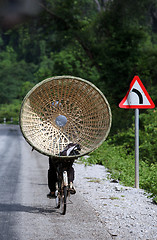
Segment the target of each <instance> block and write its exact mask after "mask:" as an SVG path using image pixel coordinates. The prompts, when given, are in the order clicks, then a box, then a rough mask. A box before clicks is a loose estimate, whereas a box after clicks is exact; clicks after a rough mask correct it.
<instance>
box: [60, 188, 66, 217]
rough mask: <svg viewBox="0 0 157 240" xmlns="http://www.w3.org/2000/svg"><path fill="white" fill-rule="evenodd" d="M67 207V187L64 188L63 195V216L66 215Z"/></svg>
mask: <svg viewBox="0 0 157 240" xmlns="http://www.w3.org/2000/svg"><path fill="white" fill-rule="evenodd" d="M66 207H67V186H64V187H63V193H62V196H61V211H62V214H63V215H65V213H66Z"/></svg>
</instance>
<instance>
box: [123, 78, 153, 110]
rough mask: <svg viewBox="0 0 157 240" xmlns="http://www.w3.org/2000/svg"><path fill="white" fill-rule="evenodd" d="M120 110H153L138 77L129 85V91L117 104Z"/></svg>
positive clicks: (150, 100) (151, 102) (151, 103)
mask: <svg viewBox="0 0 157 240" xmlns="http://www.w3.org/2000/svg"><path fill="white" fill-rule="evenodd" d="M119 107H120V108H154V107H155V104H154V103H153V101H152V99H151V98H150V96H149V94H148V92H147V91H146V89H145V87H144V85H143V83H142V82H141V80H140V78H139V77H138V76H135V77H134V78H133V80H132V82H131V84H130V88H129V91H128V92H127V94H126V96H125V97H124V98H123V100H122V101H121V102H120V104H119Z"/></svg>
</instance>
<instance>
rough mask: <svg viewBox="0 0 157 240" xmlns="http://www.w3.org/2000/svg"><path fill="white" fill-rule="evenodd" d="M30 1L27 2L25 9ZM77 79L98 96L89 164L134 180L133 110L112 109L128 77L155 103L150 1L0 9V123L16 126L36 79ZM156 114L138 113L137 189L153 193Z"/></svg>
mask: <svg viewBox="0 0 157 240" xmlns="http://www.w3.org/2000/svg"><path fill="white" fill-rule="evenodd" d="M30 2H31V3H30ZM59 75H72V76H77V77H82V78H84V79H86V80H88V81H90V82H92V83H94V84H95V85H96V86H97V87H98V88H99V89H100V90H101V91H102V92H103V93H104V95H105V96H106V98H107V100H108V102H109V104H110V106H111V111H112V117H113V121H112V128H111V132H110V135H109V137H108V140H107V141H106V142H105V143H104V144H103V145H102V147H100V148H99V149H98V150H97V151H95V152H94V153H93V154H91V158H90V161H91V162H94V163H101V164H104V165H106V166H107V167H108V168H109V169H110V171H111V173H112V174H113V176H114V177H117V178H118V179H119V180H121V181H123V182H124V183H125V184H128V185H133V182H134V156H133V155H134V110H126V109H120V108H119V107H118V105H119V103H120V101H121V100H122V99H123V97H124V96H125V95H126V92H127V91H128V89H129V85H130V83H131V81H132V79H133V77H134V76H135V75H138V76H139V77H140V79H141V81H142V83H143V84H144V86H145V88H146V89H147V91H148V93H149V95H150V96H151V98H152V100H153V102H154V103H155V104H156V103H157V81H156V79H157V1H155V0H141V1H137V0H134V1H131V0H81V1H79V0H64V1H63V0H43V1H40V0H32V1H27V0H23V1H20V0H15V1H6V2H5V3H0V122H3V121H4V118H6V120H7V122H10V121H11V119H13V122H14V123H18V116H19V111H20V106H21V102H22V100H23V98H24V96H25V95H26V93H27V92H28V91H29V90H30V89H31V88H32V87H33V86H34V85H35V84H37V83H38V82H40V81H41V80H43V79H45V78H48V77H51V76H59ZM156 141H157V111H156V108H155V109H153V110H140V179H141V182H140V187H142V188H145V189H146V190H148V191H150V192H152V193H153V195H154V196H156V195H157V160H156V156H157V148H156Z"/></svg>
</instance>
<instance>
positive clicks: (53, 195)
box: [47, 192, 56, 198]
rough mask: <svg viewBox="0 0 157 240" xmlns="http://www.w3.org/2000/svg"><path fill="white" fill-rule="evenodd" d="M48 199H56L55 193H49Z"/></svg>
mask: <svg viewBox="0 0 157 240" xmlns="http://www.w3.org/2000/svg"><path fill="white" fill-rule="evenodd" d="M47 198H56V196H55V193H51V192H49V193H48V194H47Z"/></svg>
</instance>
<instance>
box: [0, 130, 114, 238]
mask: <svg viewBox="0 0 157 240" xmlns="http://www.w3.org/2000/svg"><path fill="white" fill-rule="evenodd" d="M47 170H48V157H47V156H44V155H42V154H40V153H38V152H36V151H33V152H32V151H31V147H30V146H29V144H28V143H27V142H26V141H25V139H24V138H23V136H22V134H21V132H20V129H19V126H13V125H0V184H1V185H0V240H8V239H9V240H36V239H37V240H56V239H57V240H60V239H64V240H66V239H70V240H79V239H82V240H91V239H95V240H106V239H107V240H110V239H111V236H110V235H109V233H108V232H107V230H106V227H105V225H104V224H103V223H102V222H101V221H100V219H99V218H98V217H97V215H96V212H95V211H94V209H93V208H92V207H91V206H89V204H88V203H87V202H86V200H85V198H83V197H82V196H81V195H79V193H78V192H77V193H76V194H75V195H74V196H71V200H72V203H71V202H68V205H67V214H66V215H65V216H63V215H61V213H60V211H59V210H58V209H56V208H55V200H50V199H47V197H46V195H47V193H48V191H49V190H48V187H47Z"/></svg>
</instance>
